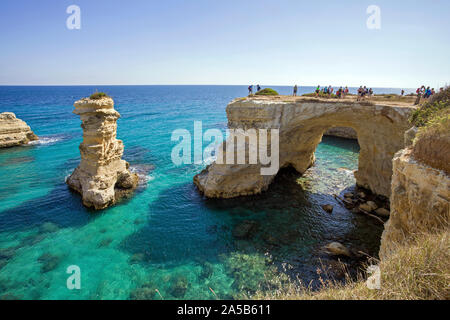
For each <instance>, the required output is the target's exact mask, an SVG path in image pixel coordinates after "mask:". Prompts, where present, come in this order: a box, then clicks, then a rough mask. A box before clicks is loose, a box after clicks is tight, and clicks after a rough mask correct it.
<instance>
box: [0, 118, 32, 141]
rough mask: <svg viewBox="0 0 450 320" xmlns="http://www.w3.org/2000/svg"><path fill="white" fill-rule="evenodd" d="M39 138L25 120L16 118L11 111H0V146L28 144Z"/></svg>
mask: <svg viewBox="0 0 450 320" xmlns="http://www.w3.org/2000/svg"><path fill="white" fill-rule="evenodd" d="M36 140H39V138H38V137H37V136H36V135H35V134H34V132H33V131H31V128H30V126H28V125H27V124H26V123H25V121H22V120H20V119H18V118H16V115H15V114H14V113H12V112H3V113H0V148H8V147H14V146H20V145H25V144H28V143H29V142H31V141H36Z"/></svg>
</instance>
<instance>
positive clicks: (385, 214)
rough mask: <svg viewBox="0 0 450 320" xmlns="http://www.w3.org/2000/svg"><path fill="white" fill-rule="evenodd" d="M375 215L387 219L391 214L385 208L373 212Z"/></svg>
mask: <svg viewBox="0 0 450 320" xmlns="http://www.w3.org/2000/svg"><path fill="white" fill-rule="evenodd" d="M375 213H376V214H377V215H379V216H382V217H389V215H390V214H391V213H390V212H389V210H387V209H385V208H378V209H377V210H375Z"/></svg>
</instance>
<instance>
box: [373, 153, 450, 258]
mask: <svg viewBox="0 0 450 320" xmlns="http://www.w3.org/2000/svg"><path fill="white" fill-rule="evenodd" d="M412 153H413V150H412V148H407V149H404V150H401V151H399V152H398V153H397V154H396V155H395V157H394V160H393V164H394V168H393V177H392V195H391V199H390V200H391V216H390V219H389V220H388V222H387V223H386V224H385V230H384V232H383V235H382V238H381V248H380V257H381V259H385V258H387V256H389V255H391V254H392V253H393V252H394V251H395V249H396V248H397V247H398V246H399V244H402V243H403V242H405V241H407V240H408V238H409V237H411V235H412V234H417V233H420V232H433V230H439V229H441V228H442V226H445V224H446V223H448V221H449V218H450V204H449V201H450V177H449V176H448V174H446V173H445V172H444V171H442V170H439V169H435V168H433V167H430V166H429V165H427V164H425V163H422V162H420V161H418V160H416V159H415V158H414V157H413V155H412ZM448 157H449V156H448V155H447V158H448ZM448 160H450V159H448Z"/></svg>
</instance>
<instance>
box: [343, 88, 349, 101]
mask: <svg viewBox="0 0 450 320" xmlns="http://www.w3.org/2000/svg"><path fill="white" fill-rule="evenodd" d="M347 94H348V87H347V86H345V89H344V99H345V97H347Z"/></svg>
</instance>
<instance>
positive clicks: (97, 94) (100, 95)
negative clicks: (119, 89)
mask: <svg viewBox="0 0 450 320" xmlns="http://www.w3.org/2000/svg"><path fill="white" fill-rule="evenodd" d="M108 97H109V96H108V95H107V94H106V93H104V92H95V93H93V94H91V96H90V97H89V98H90V99H93V100H98V99H102V98H108Z"/></svg>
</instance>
